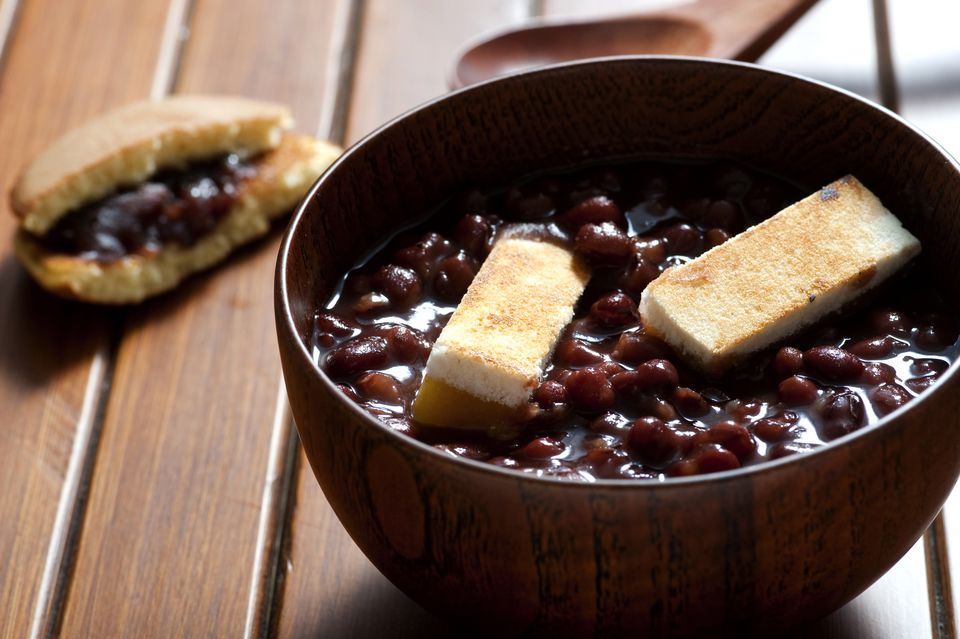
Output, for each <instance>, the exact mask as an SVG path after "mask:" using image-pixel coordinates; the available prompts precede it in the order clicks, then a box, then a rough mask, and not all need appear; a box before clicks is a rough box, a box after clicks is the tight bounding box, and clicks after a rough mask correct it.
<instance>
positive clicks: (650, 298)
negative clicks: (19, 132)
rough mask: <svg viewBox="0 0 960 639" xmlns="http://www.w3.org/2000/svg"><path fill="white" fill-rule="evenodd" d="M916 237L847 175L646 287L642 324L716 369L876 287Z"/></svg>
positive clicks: (912, 250) (910, 251)
mask: <svg viewBox="0 0 960 639" xmlns="http://www.w3.org/2000/svg"><path fill="white" fill-rule="evenodd" d="M919 252H920V242H919V241H918V240H917V238H915V237H914V236H913V235H912V234H911V233H910V232H909V231H907V230H906V229H904V228H903V226H902V225H901V223H900V221H899V220H898V219H897V218H896V217H894V216H893V214H891V213H890V212H889V211H888V210H887V209H885V208H884V207H883V205H882V204H881V203H880V200H878V199H877V197H876V196H875V195H874V194H873V193H871V192H870V191H869V190H868V189H867V188H866V187H865V186H863V185H862V184H861V183H860V182H859V181H858V180H857V179H856V178H854V177H852V176H847V177H844V178H842V179H840V180H838V181H837V182H834V183H833V184H830V185H828V186H826V187H824V188H823V189H821V190H820V191H818V192H817V193H814V194H813V195H811V196H809V197H807V198H805V199H803V200H801V201H800V202H797V203H796V204H794V205H792V206H790V207H788V208H786V209H784V210H783V211H781V212H779V213H778V214H776V215H774V216H773V217H772V218H770V219H768V220H766V221H764V222H762V223H760V224H758V225H756V226H754V227H752V228H750V229H747V230H746V231H744V232H743V233H741V234H740V235H737V236H736V237H734V238H732V239H730V240H729V241H727V242H726V243H724V244H721V245H720V246H717V247H716V248H714V249H711V250H710V251H707V252H706V253H704V254H703V255H701V256H700V257H698V258H697V259H695V260H693V261H691V262H689V263H687V264H684V265H683V266H678V267H675V268H671V269H669V270H667V271H665V272H664V273H663V275H661V276H660V277H658V278H657V279H656V280H654V281H653V282H652V283H651V284H650V285H649V286H648V287H647V288H646V290H644V292H643V295H642V296H641V300H640V315H641V318H642V321H643V324H644V326H645V328H646V330H647V331H648V332H650V333H652V334H654V335H656V336H658V337H660V338H662V339H664V340H665V341H666V342H668V343H669V344H670V345H671V346H673V347H674V348H675V349H677V350H678V351H680V352H681V353H683V354H684V355H685V356H686V357H687V359H688V360H689V361H690V363H692V364H694V365H696V366H698V367H700V368H703V369H705V370H706V371H708V372H712V373H719V372H722V371H723V370H724V369H725V368H727V367H729V366H731V365H733V364H736V363H737V362H738V361H740V360H742V359H743V358H745V357H746V356H748V355H749V354H751V353H753V352H756V351H759V350H761V349H763V348H765V347H767V346H770V345H771V344H773V343H775V342H777V341H779V340H781V339H783V338H785V337H788V336H790V335H792V334H794V333H797V332H798V331H800V330H801V329H803V328H804V327H806V326H809V325H810V324H812V323H814V322H815V321H817V320H818V319H820V318H822V317H824V316H825V315H827V314H829V313H832V312H834V311H837V310H839V309H840V308H841V307H843V306H844V305H846V304H847V303H849V302H851V301H852V300H853V299H854V298H856V297H858V296H860V295H862V294H863V293H864V292H865V291H867V290H869V289H871V288H873V287H875V286H877V285H878V284H880V283H881V282H883V281H884V280H885V279H887V277H889V276H890V275H892V274H893V273H894V272H896V271H897V270H898V269H900V268H901V267H902V266H903V265H904V264H905V263H906V262H908V261H909V260H910V259H912V258H913V257H914V256H916V255H917V254H918V253H919Z"/></svg>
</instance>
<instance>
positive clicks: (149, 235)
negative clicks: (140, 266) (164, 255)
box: [42, 154, 256, 263]
mask: <svg viewBox="0 0 960 639" xmlns="http://www.w3.org/2000/svg"><path fill="white" fill-rule="evenodd" d="M255 173H256V169H255V166H254V164H253V162H251V161H249V160H241V159H240V158H239V157H238V156H236V155H232V154H231V155H227V156H225V157H222V158H218V159H216V160H212V161H206V162H198V163H195V164H192V165H190V166H189V167H187V168H185V169H172V170H165V171H161V172H160V173H157V174H156V175H154V176H153V177H151V178H150V180H149V181H147V182H144V183H143V184H140V185H138V186H136V187H134V188H131V189H126V190H121V191H119V192H117V193H114V194H112V195H108V196H107V197H105V198H103V199H101V200H98V201H97V202H94V203H92V204H88V205H86V206H84V207H82V208H79V209H76V210H74V211H71V212H69V213H67V214H66V215H64V216H63V217H61V218H60V219H59V220H58V221H57V223H56V224H54V226H53V227H52V228H51V229H50V230H49V231H48V232H47V233H46V235H44V236H43V239H42V242H43V244H44V246H46V247H48V248H49V249H51V250H53V251H56V252H58V253H64V254H66V255H75V256H78V257H81V258H83V259H87V260H95V261H97V262H105V263H106V262H113V261H116V260H119V259H122V258H124V257H126V256H128V255H138V254H149V253H155V252H156V251H159V250H160V248H161V247H163V246H164V245H167V244H177V245H180V246H193V245H194V244H196V242H197V241H198V240H199V239H200V238H201V237H203V236H204V235H206V234H207V233H209V232H210V231H212V230H213V229H214V227H215V226H216V225H217V222H219V221H220V219H221V218H222V217H223V216H224V215H225V214H226V213H227V211H229V210H230V207H231V206H232V204H233V202H234V200H235V199H236V197H237V194H238V192H239V187H240V185H241V184H242V183H243V182H244V181H246V180H248V179H250V177H252V176H253V175H254V174H255Z"/></svg>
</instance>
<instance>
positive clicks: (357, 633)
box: [293, 569, 474, 639]
mask: <svg viewBox="0 0 960 639" xmlns="http://www.w3.org/2000/svg"><path fill="white" fill-rule="evenodd" d="M364 575H365V576H364V577H363V578H361V579H360V580H359V581H358V583H357V585H356V588H355V589H354V591H353V593H351V594H345V595H344V596H343V599H341V600H339V601H338V602H337V606H336V608H337V610H336V615H324V614H322V612H321V614H319V615H312V616H311V619H309V620H306V619H304V620H302V621H303V622H302V623H299V624H297V625H298V627H297V628H296V630H295V632H294V637H296V639H319V638H320V637H350V638H351V639H382V638H383V637H385V636H389V637H390V639H454V638H457V639H460V638H463V639H472V638H473V637H474V635H472V634H470V633H467V632H466V631H464V630H462V629H455V628H453V627H452V626H451V625H450V624H448V623H446V622H445V621H443V620H441V619H439V618H437V617H434V616H433V615H431V614H430V613H428V612H427V611H426V610H424V609H423V608H421V607H420V606H418V605H417V604H416V603H414V601H413V600H411V599H410V598H408V597H407V596H406V595H404V594H403V593H402V592H400V590H398V589H397V588H396V586H394V585H393V584H391V583H390V582H389V581H387V580H386V579H384V578H383V577H382V576H381V575H380V574H379V573H378V572H376V571H375V570H373V569H371V570H369V571H364ZM293 614H296V613H293ZM387 629H389V635H386V634H385V632H386V631H387Z"/></svg>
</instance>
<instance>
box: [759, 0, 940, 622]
mask: <svg viewBox="0 0 960 639" xmlns="http://www.w3.org/2000/svg"><path fill="white" fill-rule="evenodd" d="M872 10H873V7H872V3H871V1H870V0H855V1H854V2H850V1H849V0H822V1H821V2H820V4H819V5H818V6H816V7H814V8H813V9H812V10H811V11H810V13H809V14H808V15H807V16H806V17H805V18H803V19H801V21H800V22H799V23H798V24H797V25H796V26H795V27H794V28H793V29H792V30H791V31H790V32H788V34H787V35H786V37H784V38H783V39H782V40H781V41H780V42H779V43H778V44H777V45H775V46H774V47H773V48H772V49H771V50H770V51H769V52H768V53H767V55H765V56H764V57H763V58H761V60H760V62H761V63H762V64H766V65H769V66H773V67H776V68H780V69H783V70H786V71H791V72H794V73H799V74H801V75H806V76H809V77H813V78H816V79H819V80H823V81H826V82H830V83H831V84H835V85H838V86H841V87H844V88H847V89H850V90H851V91H854V92H856V93H859V94H861V95H863V96H864V97H867V98H869V99H872V100H879V99H880V97H881V95H880V94H881V90H880V85H881V82H880V81H879V80H878V73H879V72H880V71H881V69H878V67H877V62H876V55H875V51H876V46H875V42H876V41H875V37H876V33H875V31H874V28H873V16H872ZM894 25H895V27H894V28H896V23H895V22H894ZM813 42H816V43H818V45H817V46H810V43H813ZM894 102H895V100H894ZM930 595H931V593H930V591H929V582H928V574H927V556H926V554H925V552H924V540H922V539H921V540H920V541H919V542H917V544H916V545H915V546H914V547H913V548H912V549H911V550H910V551H909V552H908V553H907V554H906V555H905V556H904V558H903V559H902V560H901V561H900V562H899V563H898V564H897V565H896V566H894V567H893V569H891V570H890V571H889V572H888V573H887V574H885V575H884V576H883V577H881V578H880V580H879V581H877V582H876V583H875V584H874V585H873V586H871V587H870V588H868V589H867V590H866V592H864V593H863V594H862V595H860V596H859V597H858V598H856V599H854V600H853V601H852V602H851V603H850V604H848V605H847V606H845V607H844V608H841V609H840V610H838V611H837V612H835V613H833V614H832V615H830V616H828V617H827V618H826V619H823V620H822V621H821V622H819V623H818V624H816V625H814V626H813V627H812V628H810V629H808V630H807V631H805V633H802V634H803V636H817V637H819V636H824V637H874V636H876V637H931V636H938V635H937V634H936V633H935V627H934V625H933V623H932V618H933V615H932V609H933V607H934V604H935V602H934V601H933V600H932V597H931V596H930Z"/></svg>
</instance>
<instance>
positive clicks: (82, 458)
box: [30, 343, 112, 639]
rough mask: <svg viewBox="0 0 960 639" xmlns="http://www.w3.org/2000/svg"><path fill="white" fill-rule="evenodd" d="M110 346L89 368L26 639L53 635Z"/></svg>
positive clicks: (96, 357) (108, 363) (95, 427)
mask: <svg viewBox="0 0 960 639" xmlns="http://www.w3.org/2000/svg"><path fill="white" fill-rule="evenodd" d="M111 350H112V349H111V346H110V344H107V343H104V344H102V345H101V346H100V348H98V349H97V352H96V353H95V354H94V356H93V362H92V364H91V365H90V375H89V376H88V377H87V386H86V388H85V389H84V392H83V404H82V407H81V409H80V418H79V419H78V420H77V430H76V434H75V435H74V438H73V448H72V449H71V451H70V461H69V463H68V465H67V472H66V475H65V476H64V481H63V489H62V490H61V492H60V500H59V502H58V503H57V511H56V515H55V516H54V520H53V530H52V531H51V534H50V544H49V546H48V549H47V559H46V561H45V563H44V566H43V576H42V578H41V581H40V589H39V591H38V593H37V605H36V608H35V609H34V615H33V623H32V624H31V629H30V637H32V638H33V639H38V638H39V637H41V636H48V635H50V634H52V633H53V630H54V625H55V624H52V623H51V621H52V620H53V619H54V617H55V616H56V610H54V608H55V607H56V605H55V604H56V600H57V597H56V594H57V593H58V592H59V591H61V587H62V586H60V585H59V584H60V582H61V581H62V576H63V575H64V568H65V566H64V564H65V562H66V561H67V558H66V554H67V541H68V539H69V538H70V537H71V529H72V528H73V524H74V523H75V522H76V520H77V517H78V516H79V513H78V512H77V511H78V510H80V509H81V506H80V504H79V503H78V498H79V494H80V492H81V486H82V484H83V483H84V479H85V478H84V475H86V472H85V471H86V470H87V468H88V463H87V462H88V461H89V460H90V458H91V456H92V451H91V450H90V448H91V444H92V442H93V439H94V431H95V430H97V426H98V424H97V421H98V420H97V419H96V418H97V414H98V413H99V412H100V408H101V406H100V404H101V402H100V401H99V397H100V394H101V393H102V392H103V391H104V390H105V389H104V385H105V384H107V383H109V382H108V379H107V374H106V371H107V369H108V368H109V367H110V363H111V362H110V360H111Z"/></svg>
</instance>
